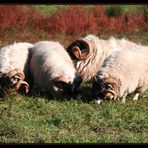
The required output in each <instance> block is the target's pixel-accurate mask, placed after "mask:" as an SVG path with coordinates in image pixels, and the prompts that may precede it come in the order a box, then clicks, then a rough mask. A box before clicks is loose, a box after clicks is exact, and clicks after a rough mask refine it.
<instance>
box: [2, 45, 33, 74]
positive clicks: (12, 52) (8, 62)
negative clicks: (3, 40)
mask: <svg viewBox="0 0 148 148" xmlns="http://www.w3.org/2000/svg"><path fill="white" fill-rule="evenodd" d="M32 46H33V45H32V44H30V43H26V42H20V43H14V44H11V45H8V46H5V47H2V48H0V72H2V73H8V72H9V71H10V70H13V69H15V68H19V69H21V70H22V71H24V70H25V67H26V66H27V67H28V65H27V62H28V58H29V57H28V55H29V48H31V47H32ZM27 67H26V68H27Z"/></svg>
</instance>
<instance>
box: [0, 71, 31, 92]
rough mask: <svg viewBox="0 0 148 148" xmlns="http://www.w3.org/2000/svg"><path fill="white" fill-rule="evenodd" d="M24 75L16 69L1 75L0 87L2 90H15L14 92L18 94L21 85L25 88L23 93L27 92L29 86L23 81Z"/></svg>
mask: <svg viewBox="0 0 148 148" xmlns="http://www.w3.org/2000/svg"><path fill="white" fill-rule="evenodd" d="M24 79H25V75H24V73H23V71H22V70H20V69H18V68H16V69H13V70H11V71H10V72H8V73H7V74H3V76H2V77H1V83H2V87H4V88H15V90H16V92H18V90H19V88H20V87H21V85H24V86H25V92H26V93H28V91H29V84H28V83H27V82H25V81H23V80H24Z"/></svg>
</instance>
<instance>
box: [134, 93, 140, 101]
mask: <svg viewBox="0 0 148 148" xmlns="http://www.w3.org/2000/svg"><path fill="white" fill-rule="evenodd" d="M139 95H140V93H136V94H135V95H134V97H133V100H134V101H137V100H138V97H139Z"/></svg>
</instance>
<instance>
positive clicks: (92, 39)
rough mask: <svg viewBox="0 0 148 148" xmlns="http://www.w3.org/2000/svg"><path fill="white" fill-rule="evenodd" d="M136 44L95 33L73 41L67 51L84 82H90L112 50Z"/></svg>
mask: <svg viewBox="0 0 148 148" xmlns="http://www.w3.org/2000/svg"><path fill="white" fill-rule="evenodd" d="M136 46H138V45H137V44H135V43H133V42H131V41H127V40H125V39H121V40H120V39H115V38H113V37H111V38H110V39H109V40H103V39H99V38H98V37H97V36H95V35H87V36H86V37H84V38H79V39H77V40H76V41H74V42H72V43H71V44H70V45H69V46H68V48H67V52H68V53H69V55H70V56H71V58H72V60H73V62H74V65H75V68H76V70H77V72H78V74H80V76H81V77H82V80H83V82H88V81H90V80H91V79H92V78H93V77H94V75H95V74H96V72H97V71H98V70H99V68H100V67H101V65H102V64H103V62H104V60H105V58H106V57H108V56H109V55H110V54H111V53H112V52H114V51H117V50H121V49H123V48H124V49H126V48H131V47H136Z"/></svg>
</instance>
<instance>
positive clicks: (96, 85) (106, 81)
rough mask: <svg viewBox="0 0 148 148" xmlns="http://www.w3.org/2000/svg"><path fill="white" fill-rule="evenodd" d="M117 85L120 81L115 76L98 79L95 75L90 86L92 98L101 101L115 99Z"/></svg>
mask: <svg viewBox="0 0 148 148" xmlns="http://www.w3.org/2000/svg"><path fill="white" fill-rule="evenodd" d="M119 86H120V82H119V80H117V79H115V78H112V77H107V78H103V79H99V78H98V77H97V76H95V77H94V82H93V86H92V97H93V99H94V100H101V101H103V100H104V99H110V100H117V99H118V97H119ZM101 101H99V102H101Z"/></svg>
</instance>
